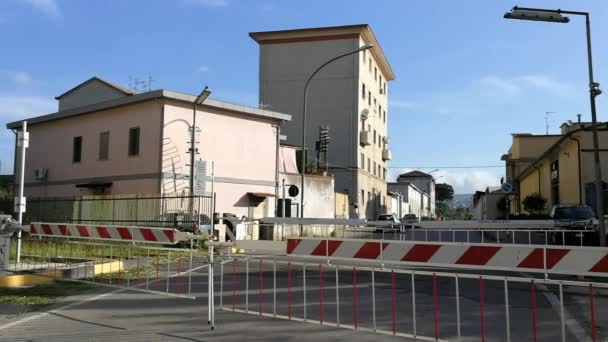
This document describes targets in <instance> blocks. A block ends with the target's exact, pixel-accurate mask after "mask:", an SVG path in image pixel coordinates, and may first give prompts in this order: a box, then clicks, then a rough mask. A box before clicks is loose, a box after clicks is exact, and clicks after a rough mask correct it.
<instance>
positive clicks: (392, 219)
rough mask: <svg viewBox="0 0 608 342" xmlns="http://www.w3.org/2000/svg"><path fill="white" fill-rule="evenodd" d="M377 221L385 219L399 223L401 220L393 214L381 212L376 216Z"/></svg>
mask: <svg viewBox="0 0 608 342" xmlns="http://www.w3.org/2000/svg"><path fill="white" fill-rule="evenodd" d="M378 221H387V222H390V223H394V224H401V221H400V220H399V219H398V218H397V215H395V214H383V215H380V216H378Z"/></svg>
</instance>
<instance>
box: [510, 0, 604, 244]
mask: <svg viewBox="0 0 608 342" xmlns="http://www.w3.org/2000/svg"><path fill="white" fill-rule="evenodd" d="M562 14H570V15H582V16H584V17H585V28H586V31H587V66H588V68H589V101H590V103H591V130H592V132H593V164H594V169H595V196H596V203H597V216H598V219H599V224H600V229H599V231H600V245H601V246H602V247H605V246H606V226H605V225H604V191H603V190H604V189H603V187H602V169H601V166H600V152H599V142H598V136H597V114H596V108H595V97H596V96H598V95H600V94H601V93H602V91H601V90H600V88H599V87H600V84H599V83H597V82H595V81H594V80H593V61H592V58H591V23H590V20H589V13H588V12H578V11H564V10H561V9H557V10H551V9H542V8H528V7H517V6H515V7H513V9H512V10H511V12H507V13H505V15H504V18H505V19H519V20H532V21H545V22H552V23H564V24H565V23H568V22H569V21H570V18H568V17H564V16H563V15H562ZM581 190H582V189H581Z"/></svg>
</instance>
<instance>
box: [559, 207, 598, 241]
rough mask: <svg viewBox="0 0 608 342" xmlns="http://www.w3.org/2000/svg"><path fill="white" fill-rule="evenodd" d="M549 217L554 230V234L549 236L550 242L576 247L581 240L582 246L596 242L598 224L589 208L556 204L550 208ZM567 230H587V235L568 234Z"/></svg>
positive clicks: (582, 233)
mask: <svg viewBox="0 0 608 342" xmlns="http://www.w3.org/2000/svg"><path fill="white" fill-rule="evenodd" d="M550 216H551V219H553V221H554V222H555V228H556V232H554V233H553V234H551V242H553V243H555V244H562V243H563V242H565V243H566V244H576V245H578V244H580V241H581V238H582V239H583V243H584V244H594V243H596V242H597V240H598V239H597V236H598V235H597V230H598V227H599V222H598V220H597V217H596V215H595V213H594V212H593V209H592V208H591V207H589V206H587V205H581V204H558V205H555V206H553V208H551V214H550ZM568 230H589V233H586V232H578V233H568V232H567V231H568ZM560 231H564V232H560ZM562 239H565V241H563V240H562Z"/></svg>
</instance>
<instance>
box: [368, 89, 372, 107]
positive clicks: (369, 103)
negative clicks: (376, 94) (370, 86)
mask: <svg viewBox="0 0 608 342" xmlns="http://www.w3.org/2000/svg"><path fill="white" fill-rule="evenodd" d="M367 105H368V106H371V105H372V92H371V91H368V92H367Z"/></svg>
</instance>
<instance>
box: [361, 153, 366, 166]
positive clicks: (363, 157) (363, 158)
mask: <svg viewBox="0 0 608 342" xmlns="http://www.w3.org/2000/svg"><path fill="white" fill-rule="evenodd" d="M361 168H362V169H363V170H365V155H364V154H363V153H361Z"/></svg>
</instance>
